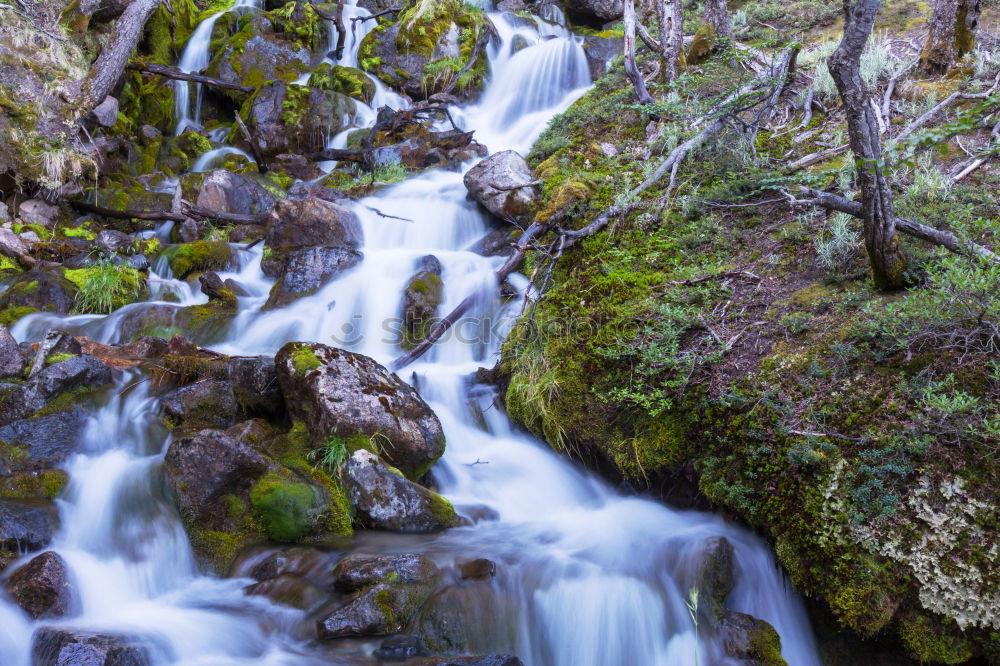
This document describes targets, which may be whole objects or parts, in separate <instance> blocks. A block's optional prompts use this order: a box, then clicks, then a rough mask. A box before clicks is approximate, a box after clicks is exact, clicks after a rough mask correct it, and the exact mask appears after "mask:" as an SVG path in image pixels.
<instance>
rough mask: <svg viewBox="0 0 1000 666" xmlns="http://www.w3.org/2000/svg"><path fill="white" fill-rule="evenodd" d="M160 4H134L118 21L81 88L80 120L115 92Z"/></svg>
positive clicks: (151, 0) (138, 0)
mask: <svg viewBox="0 0 1000 666" xmlns="http://www.w3.org/2000/svg"><path fill="white" fill-rule="evenodd" d="M159 4H160V0H134V1H133V2H132V4H130V5H129V6H128V7H127V8H126V9H125V11H124V12H123V13H122V15H121V17H119V18H118V20H117V21H115V29H114V32H112V33H111V37H110V38H109V39H108V42H107V44H106V45H105V46H104V48H103V49H102V50H101V55H99V56H98V57H97V60H96V61H95V62H94V64H93V65H92V66H91V67H90V71H89V72H87V76H86V77H84V79H83V81H82V82H81V84H80V91H81V92H80V99H79V101H78V103H77V111H76V114H77V118H82V117H83V116H85V115H87V114H88V113H90V112H91V111H93V110H94V107H96V106H97V105H98V104H100V103H101V102H103V101H104V98H105V97H107V96H108V95H109V94H110V93H111V91H112V90H113V89H114V87H115V85H116V84H117V83H118V81H119V80H120V79H121V77H122V73H123V72H124V71H125V64H126V63H127V62H128V59H129V56H131V55H132V51H134V50H135V47H136V45H137V44H138V43H139V38H140V37H141V36H142V29H143V28H144V27H145V25H146V21H148V20H149V17H150V16H151V15H152V14H153V12H154V11H155V10H156V8H157V7H158V6H159Z"/></svg>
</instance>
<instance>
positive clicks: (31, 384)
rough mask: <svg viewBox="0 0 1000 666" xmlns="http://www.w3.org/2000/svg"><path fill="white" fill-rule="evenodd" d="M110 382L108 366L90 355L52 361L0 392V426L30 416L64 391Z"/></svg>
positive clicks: (96, 386)
mask: <svg viewBox="0 0 1000 666" xmlns="http://www.w3.org/2000/svg"><path fill="white" fill-rule="evenodd" d="M111 381H112V374H111V368H109V367H108V366H106V365H105V364H104V363H101V362H100V361H99V360H97V359H96V358H94V357H93V356H86V355H84V356H74V357H72V358H69V359H66V360H64V361H59V362H58V363H53V364H52V365H50V366H49V367H47V368H45V369H44V370H42V371H41V372H39V373H38V374H36V375H35V376H34V377H32V378H31V379H29V380H28V381H26V382H25V383H24V384H22V385H20V386H17V387H15V388H13V389H8V390H7V391H6V392H5V393H3V394H2V395H0V425H6V424H8V423H11V422H12V421H15V420H17V419H23V418H25V417H28V416H31V415H32V414H34V413H35V412H37V411H38V410H40V409H42V408H43V407H45V405H46V403H48V402H49V401H50V400H52V399H53V398H56V397H58V396H60V395H62V394H64V393H68V392H70V391H73V390H75V389H96V388H100V387H101V386H105V385H107V384H110V383H111Z"/></svg>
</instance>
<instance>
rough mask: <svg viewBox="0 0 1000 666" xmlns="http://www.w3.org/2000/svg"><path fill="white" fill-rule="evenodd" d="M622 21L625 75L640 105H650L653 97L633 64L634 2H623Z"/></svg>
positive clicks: (632, 0) (626, 0) (627, 0)
mask: <svg viewBox="0 0 1000 666" xmlns="http://www.w3.org/2000/svg"><path fill="white" fill-rule="evenodd" d="M624 5H625V9H624V13H623V15H622V21H623V22H624V23H625V75H626V76H627V77H628V80H629V81H631V82H632V87H633V88H635V94H636V97H638V98H639V103H640V104H652V103H653V96H652V95H650V94H649V91H648V90H647V89H646V82H645V81H644V80H643V79H642V72H640V71H639V67H638V66H637V65H636V64H635V0H625V3H624Z"/></svg>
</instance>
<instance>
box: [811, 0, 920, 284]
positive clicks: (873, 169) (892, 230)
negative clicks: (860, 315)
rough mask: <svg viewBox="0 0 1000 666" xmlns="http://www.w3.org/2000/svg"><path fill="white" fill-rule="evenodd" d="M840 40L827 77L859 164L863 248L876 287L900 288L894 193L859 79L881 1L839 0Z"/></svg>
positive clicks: (903, 265) (902, 269) (900, 259)
mask: <svg viewBox="0 0 1000 666" xmlns="http://www.w3.org/2000/svg"><path fill="white" fill-rule="evenodd" d="M843 1H844V18H845V21H844V37H843V39H842V40H841V42H840V46H838V47H837V50H836V51H834V52H833V55H832V56H830V63H829V68H830V75H831V76H832V77H833V80H834V82H835V83H836V84H837V91H838V92H839V93H840V97H841V99H842V100H843V101H844V110H845V112H846V114H847V131H848V134H849V136H850V144H851V150H853V151H854V158H855V161H856V163H857V170H858V181H859V182H860V185H861V205H862V216H861V219H862V222H863V224H864V236H865V248H866V249H867V250H868V257H869V259H870V260H871V264H872V274H873V277H874V279H875V284H876V286H878V287H879V288H880V289H898V288H900V287H902V286H904V284H905V278H904V275H903V274H904V272H905V270H906V257H905V256H904V255H903V251H902V249H901V248H900V246H899V236H898V234H897V233H896V225H895V219H896V215H895V212H894V211H893V206H892V190H891V189H890V187H889V182H888V179H887V177H886V173H885V165H884V164H883V163H882V143H881V140H880V138H879V131H878V123H877V122H876V120H875V117H874V114H873V111H872V106H871V104H869V103H868V94H867V91H866V90H865V87H864V84H863V83H862V81H861V54H862V52H863V51H864V50H865V44H867V42H868V38H869V36H870V35H871V32H872V28H873V27H874V26H875V16H876V14H877V13H878V10H879V7H880V6H881V4H882V0H843Z"/></svg>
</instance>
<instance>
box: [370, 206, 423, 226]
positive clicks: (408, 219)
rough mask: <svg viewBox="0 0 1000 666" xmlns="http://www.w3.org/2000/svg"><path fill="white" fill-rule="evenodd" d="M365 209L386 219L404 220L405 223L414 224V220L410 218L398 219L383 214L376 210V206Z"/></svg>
mask: <svg viewBox="0 0 1000 666" xmlns="http://www.w3.org/2000/svg"><path fill="white" fill-rule="evenodd" d="M365 208H367V209H368V210H370V211H371V212H373V213H375V214H376V215H378V216H379V217H385V218H388V219H390V220H402V221H403V222H413V220H411V219H410V218H408V217H396V216H395V215H389V214H388V213H383V212H382V211H380V210H379V209H378V208H375V207H374V206H368V205H366V206H365Z"/></svg>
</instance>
